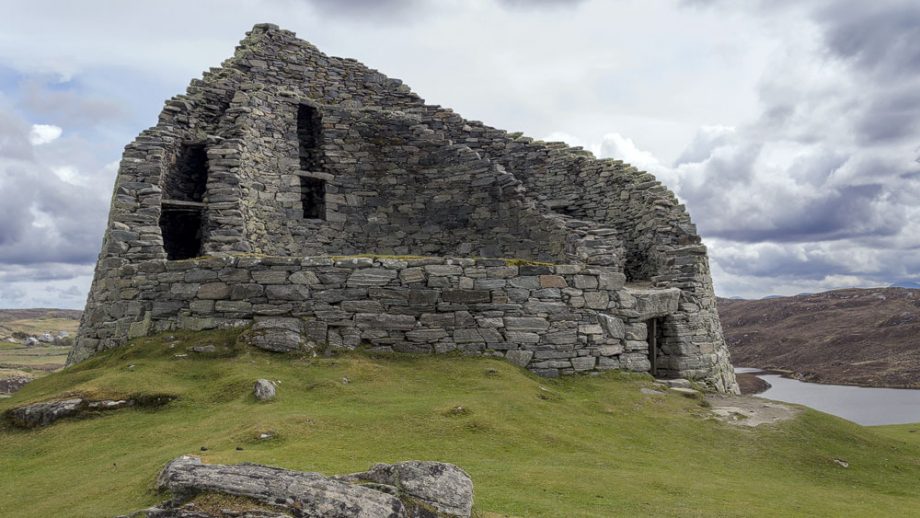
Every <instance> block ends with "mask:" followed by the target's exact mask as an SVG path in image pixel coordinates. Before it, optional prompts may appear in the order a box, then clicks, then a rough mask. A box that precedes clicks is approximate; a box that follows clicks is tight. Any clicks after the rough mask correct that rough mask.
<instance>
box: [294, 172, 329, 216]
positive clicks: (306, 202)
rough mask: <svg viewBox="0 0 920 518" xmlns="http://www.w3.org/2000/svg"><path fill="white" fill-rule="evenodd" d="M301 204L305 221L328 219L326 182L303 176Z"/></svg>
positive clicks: (301, 178) (301, 180)
mask: <svg viewBox="0 0 920 518" xmlns="http://www.w3.org/2000/svg"><path fill="white" fill-rule="evenodd" d="M300 202H301V203H302V204H303V217H304V218H305V219H326V181H325V180H321V179H319V178H311V177H308V176H301V177H300Z"/></svg>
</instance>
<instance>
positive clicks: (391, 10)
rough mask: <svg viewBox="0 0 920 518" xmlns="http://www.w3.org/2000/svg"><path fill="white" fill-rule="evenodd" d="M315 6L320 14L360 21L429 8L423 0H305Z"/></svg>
mask: <svg viewBox="0 0 920 518" xmlns="http://www.w3.org/2000/svg"><path fill="white" fill-rule="evenodd" d="M303 1H305V2H306V3H307V4H310V5H311V6H313V7H314V8H315V9H316V10H317V11H318V12H319V13H320V14H324V15H330V16H335V17H347V18H349V19H351V20H354V21H360V20H361V19H362V18H364V17H369V16H373V17H374V18H372V19H370V18H369V19H368V21H379V20H380V18H381V17H383V18H384V19H387V18H396V17H398V18H405V17H406V15H418V14H421V13H422V12H424V11H426V10H427V7H428V6H427V5H426V3H425V2H423V1H421V0H349V1H341V0H303Z"/></svg>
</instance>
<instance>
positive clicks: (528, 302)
mask: <svg viewBox="0 0 920 518" xmlns="http://www.w3.org/2000/svg"><path fill="white" fill-rule="evenodd" d="M111 277H112V281H113V282H115V283H117V284H120V287H119V288H118V289H116V290H111V291H110V292H109V293H110V294H111V296H112V299H111V300H107V301H106V303H105V304H100V305H99V306H98V307H97V308H96V309H95V311H94V312H93V313H92V314H90V315H88V317H87V318H88V322H91V323H98V324H99V325H100V326H101V328H102V332H101V333H100V338H99V340H100V343H99V344H98V345H102V346H103V347H106V346H111V345H115V344H116V343H118V342H119V341H120V340H121V339H123V338H124V337H132V336H145V335H147V334H149V333H153V332H164V331H171V330H176V329H196V330H202V329H213V328H218V327H233V326H248V325H250V324H252V323H253V322H254V327H253V331H252V332H253V335H254V336H253V337H252V340H253V341H254V343H255V344H256V345H259V346H264V347H265V348H269V349H272V350H278V351H301V352H303V351H310V350H317V349H322V350H327V349H330V350H336V349H339V350H348V349H355V348H359V347H362V348H368V349H370V350H372V351H376V352H394V351H396V352H411V353H446V352H451V351H459V352H462V353H468V354H488V355H494V356H501V357H505V358H507V359H508V360H510V361H512V362H513V363H515V364H518V365H520V366H523V367H527V368H529V369H531V370H533V371H535V372H538V373H540V374H542V375H547V376H556V375H559V374H568V373H574V372H581V371H591V370H607V369H620V368H623V369H629V370H633V371H647V370H648V369H649V360H648V342H647V341H646V336H645V332H646V329H645V324H643V323H642V321H643V320H644V319H648V318H652V317H660V316H664V315H667V314H668V313H670V312H673V311H674V310H675V309H676V307H677V299H678V296H679V292H678V290H656V291H646V292H642V291H632V290H629V289H626V288H624V281H625V277H624V276H623V274H622V273H620V272H618V271H616V269H613V268H605V267H591V266H583V265H540V264H529V265H528V264H522V265H517V264H510V265H509V264H508V261H505V260H501V259H456V258H441V257H430V258H407V259H394V258H365V257H357V258H339V259H334V258H330V257H307V258H290V257H220V258H207V259H193V260H185V261H149V262H144V263H140V264H136V265H126V266H123V267H121V268H120V269H117V270H114V271H113V272H112V276H111ZM263 331H264V335H263V334H260V332H263ZM284 331H289V332H290V333H286V332H284ZM263 339H264V342H261V341H260V340H263ZM78 359H79V358H78Z"/></svg>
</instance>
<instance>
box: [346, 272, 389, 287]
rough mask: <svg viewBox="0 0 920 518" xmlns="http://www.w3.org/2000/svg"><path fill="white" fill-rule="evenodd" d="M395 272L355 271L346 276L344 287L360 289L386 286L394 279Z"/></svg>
mask: <svg viewBox="0 0 920 518" xmlns="http://www.w3.org/2000/svg"><path fill="white" fill-rule="evenodd" d="M396 275H397V272H396V271H395V270H387V269H385V268H364V269H361V270H355V271H354V272H352V274H351V275H349V276H348V280H347V281H346V282H345V285H346V286H348V287H349V288H361V287H368V286H386V285H387V284H389V283H390V281H392V280H393V279H395V278H396Z"/></svg>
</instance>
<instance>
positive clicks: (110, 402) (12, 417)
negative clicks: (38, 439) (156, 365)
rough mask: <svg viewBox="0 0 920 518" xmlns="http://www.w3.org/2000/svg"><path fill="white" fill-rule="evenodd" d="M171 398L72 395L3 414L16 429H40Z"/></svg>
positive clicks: (12, 409)
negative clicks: (73, 419)
mask: <svg viewBox="0 0 920 518" xmlns="http://www.w3.org/2000/svg"><path fill="white" fill-rule="evenodd" d="M173 399H175V397H174V396H170V395H164V394H155V395H141V396H135V397H130V398H125V399H97V400H93V399H86V398H83V397H72V398H68V399H59V400H56V401H44V402H41V403H32V404H29V405H24V406H20V407H16V408H11V409H10V410H7V411H6V412H5V415H6V418H7V419H8V420H9V421H10V422H11V423H12V424H13V425H14V426H17V427H19V428H39V427H42V426H48V425H50V424H53V423H55V422H56V421H59V420H61V419H64V418H66V417H83V416H88V415H93V414H96V413H98V412H106V411H111V410H118V409H121V408H127V407H133V406H144V407H155V406H162V405H165V404H166V403H168V402H170V401H172V400H173Z"/></svg>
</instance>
